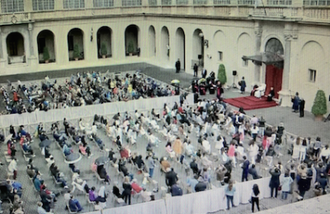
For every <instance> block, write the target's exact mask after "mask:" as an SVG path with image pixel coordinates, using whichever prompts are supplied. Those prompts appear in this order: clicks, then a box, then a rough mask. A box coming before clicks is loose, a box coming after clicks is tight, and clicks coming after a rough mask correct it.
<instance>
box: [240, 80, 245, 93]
mask: <svg viewBox="0 0 330 214" xmlns="http://www.w3.org/2000/svg"><path fill="white" fill-rule="evenodd" d="M240 83H241V84H240V86H241V94H244V92H245V88H246V82H245V79H244V77H242V80H241V81H240Z"/></svg>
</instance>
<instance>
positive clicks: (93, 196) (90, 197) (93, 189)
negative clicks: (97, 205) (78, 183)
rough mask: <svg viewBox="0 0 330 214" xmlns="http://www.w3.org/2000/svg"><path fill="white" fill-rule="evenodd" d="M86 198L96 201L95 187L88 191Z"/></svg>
mask: <svg viewBox="0 0 330 214" xmlns="http://www.w3.org/2000/svg"><path fill="white" fill-rule="evenodd" d="M88 198H89V200H90V201H96V198H97V194H96V193H95V187H92V188H91V189H90V190H89V192H88Z"/></svg>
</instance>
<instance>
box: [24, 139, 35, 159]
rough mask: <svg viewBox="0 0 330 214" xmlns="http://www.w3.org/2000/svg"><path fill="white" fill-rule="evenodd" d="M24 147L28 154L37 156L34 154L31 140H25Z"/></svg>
mask: <svg viewBox="0 0 330 214" xmlns="http://www.w3.org/2000/svg"><path fill="white" fill-rule="evenodd" d="M22 148H23V150H24V152H25V153H28V154H30V155H32V156H33V157H34V156H35V155H34V154H33V150H32V147H31V145H30V142H29V141H26V142H24V143H23V146H22Z"/></svg>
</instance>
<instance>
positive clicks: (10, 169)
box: [8, 158, 17, 180]
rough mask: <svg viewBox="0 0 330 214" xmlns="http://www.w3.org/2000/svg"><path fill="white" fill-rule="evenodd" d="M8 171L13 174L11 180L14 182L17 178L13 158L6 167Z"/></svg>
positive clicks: (15, 162) (15, 163)
mask: <svg viewBox="0 0 330 214" xmlns="http://www.w3.org/2000/svg"><path fill="white" fill-rule="evenodd" d="M8 171H9V172H11V173H13V178H14V180H16V178H17V160H16V158H13V160H12V161H10V163H9V165H8Z"/></svg>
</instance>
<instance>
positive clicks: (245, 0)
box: [238, 0, 255, 5]
mask: <svg viewBox="0 0 330 214" xmlns="http://www.w3.org/2000/svg"><path fill="white" fill-rule="evenodd" d="M254 3H255V0H238V4H244V5H254Z"/></svg>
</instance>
